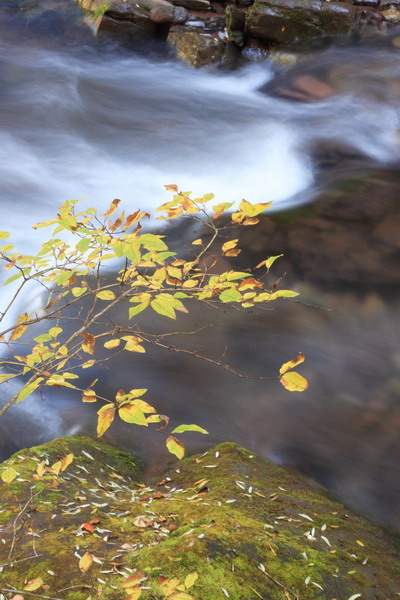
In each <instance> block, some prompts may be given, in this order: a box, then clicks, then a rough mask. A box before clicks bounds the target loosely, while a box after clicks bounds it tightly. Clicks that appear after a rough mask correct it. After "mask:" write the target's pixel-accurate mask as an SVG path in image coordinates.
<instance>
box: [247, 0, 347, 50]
mask: <svg viewBox="0 0 400 600" xmlns="http://www.w3.org/2000/svg"><path fill="white" fill-rule="evenodd" d="M354 25H355V11H354V8H353V7H352V6H351V5H347V4H345V3H343V4H339V3H328V2H325V1H324V0H256V2H255V3H254V5H253V6H252V7H251V8H250V9H249V11H248V13H247V16H246V34H247V35H248V36H250V37H254V38H258V39H261V40H263V41H264V42H268V43H273V44H288V43H293V42H297V41H300V40H304V39H308V38H310V37H322V36H325V35H340V34H348V33H349V32H350V31H351V30H352V29H353V27H354Z"/></svg>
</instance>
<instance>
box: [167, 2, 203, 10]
mask: <svg viewBox="0 0 400 600" xmlns="http://www.w3.org/2000/svg"><path fill="white" fill-rule="evenodd" d="M173 3H174V4H175V5H177V6H184V7H185V8H188V9H189V10H210V7H211V4H210V2H209V1H208V0H173Z"/></svg>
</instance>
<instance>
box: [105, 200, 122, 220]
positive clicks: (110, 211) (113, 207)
mask: <svg viewBox="0 0 400 600" xmlns="http://www.w3.org/2000/svg"><path fill="white" fill-rule="evenodd" d="M120 202H121V200H119V199H118V198H115V200H113V201H112V202H111V204H110V208H109V209H108V211H107V212H106V213H105V214H104V216H105V218H107V217H110V216H111V215H112V214H113V213H114V212H115V211H116V210H117V206H118V204H119V203H120Z"/></svg>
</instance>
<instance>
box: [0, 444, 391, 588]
mask: <svg viewBox="0 0 400 600" xmlns="http://www.w3.org/2000/svg"><path fill="white" fill-rule="evenodd" d="M70 453H73V454H74V458H73V461H72V463H71V464H70V465H69V466H68V467H67V468H66V469H65V470H61V471H60V470H59V469H60V467H59V465H60V463H59V461H60V460H62V458H63V457H65V456H67V455H68V454H70ZM42 461H45V462H46V464H47V466H48V467H49V468H52V470H53V473H51V472H50V471H47V472H46V473H43V469H44V467H45V466H46V465H45V464H44V463H43V462H42ZM10 467H11V468H13V469H15V471H16V472H17V474H18V475H17V477H16V478H15V479H14V480H13V481H12V482H11V483H4V482H2V481H1V482H0V490H1V507H0V511H1V512H0V529H1V538H2V540H3V544H1V545H0V564H1V565H2V567H1V568H2V571H1V573H0V587H1V589H2V593H3V594H5V598H7V600H8V599H9V598H12V597H13V596H14V595H15V594H17V593H19V594H23V593H24V589H25V590H26V591H27V592H29V590H33V591H35V592H36V594H41V595H42V596H50V597H57V598H63V599H65V600H87V598H89V597H96V598H99V599H103V600H106V599H107V600H119V599H120V598H121V599H122V598H126V596H127V594H128V597H131V595H132V597H134V598H138V597H139V595H140V597H141V598H143V599H144V600H150V599H161V598H164V597H165V592H166V588H165V586H166V585H168V586H169V587H170V589H169V590H168V591H169V592H170V593H169V595H170V598H171V599H172V598H175V597H176V599H177V600H178V598H182V599H184V598H185V599H186V600H187V599H188V598H189V599H190V598H195V599H196V600H214V599H217V598H224V597H226V598H231V599H233V600H250V599H252V598H256V597H257V598H263V599H271V600H275V599H276V600H278V599H281V598H284V597H285V596H286V597H287V598H302V599H307V600H311V599H314V598H315V599H317V598H321V599H322V598H324V599H325V598H340V599H342V598H343V599H344V598H346V599H347V598H350V597H351V596H353V595H354V597H359V596H357V594H360V595H361V596H362V598H363V600H379V599H382V600H383V599H385V598H394V597H395V596H396V594H398V593H399V592H400V567H399V560H398V558H399V552H398V549H397V548H396V546H395V543H394V542H393V541H392V540H391V538H390V537H389V536H388V535H386V534H385V533H383V532H382V531H381V530H379V529H378V528H377V527H375V526H372V525H370V524H369V523H368V522H367V521H365V520H363V519H361V518H359V517H357V516H355V515H354V514H352V513H351V512H349V511H348V510H347V509H345V508H344V507H343V506H342V505H340V504H338V503H337V502H334V501H333V500H331V499H329V498H327V497H326V495H325V494H324V493H323V492H321V491H320V490H319V489H317V488H314V487H312V486H311V485H310V484H309V483H307V482H306V481H305V480H304V479H303V478H302V477H300V476H299V475H296V474H294V473H292V472H290V471H287V470H285V469H283V468H281V467H277V466H275V465H272V464H271V463H269V462H267V461H265V460H263V459H260V458H258V457H257V456H255V455H253V454H251V453H250V452H249V451H248V450H245V449H244V448H241V447H239V446H237V445H236V444H232V443H224V444H221V445H219V446H217V447H215V448H213V449H211V450H209V451H208V452H206V453H204V454H202V455H200V456H196V457H193V458H189V459H185V460H183V461H182V462H181V463H179V465H178V467H177V466H175V468H172V469H171V470H170V471H169V472H168V473H167V475H166V476H165V477H164V478H163V479H162V480H161V481H158V482H157V483H156V484H153V485H144V484H142V483H140V482H139V475H138V469H137V465H136V462H135V460H134V458H133V457H132V456H131V455H129V454H125V453H123V452H119V451H118V450H115V449H114V448H111V447H109V446H106V445H103V444H101V443H99V442H97V441H93V440H90V439H88V438H83V437H72V438H60V439H58V440H55V441H54V442H51V443H49V444H46V445H44V446H39V447H36V448H32V449H29V450H25V451H21V452H19V453H18V454H16V455H14V456H13V457H12V458H11V459H9V460H8V461H6V462H5V463H3V465H2V466H1V467H0V470H1V472H2V473H3V474H4V473H5V470H6V469H7V468H10ZM57 470H58V471H59V473H58V474H57ZM190 574H191V577H190V578H187V576H188V575H190ZM195 574H197V575H198V578H197V579H196V575H195ZM178 579H179V581H178ZM190 584H192V585H190ZM178 586H179V587H180V589H179V588H178ZM171 589H172V593H171ZM8 590H9V591H8ZM179 592H180V593H181V595H179ZM133 594H136V595H133ZM174 594H175V595H174ZM185 594H186V596H185ZM361 596H360V597H361Z"/></svg>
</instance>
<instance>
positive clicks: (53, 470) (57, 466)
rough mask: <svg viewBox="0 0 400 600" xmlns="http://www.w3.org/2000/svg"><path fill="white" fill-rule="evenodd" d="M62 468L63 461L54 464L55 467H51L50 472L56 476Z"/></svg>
mask: <svg viewBox="0 0 400 600" xmlns="http://www.w3.org/2000/svg"><path fill="white" fill-rule="evenodd" d="M61 467H62V462H61V460H58V461H57V462H55V463H54V465H52V466H51V468H50V469H49V471H51V473H53V474H54V475H58V474H59V473H60V471H61Z"/></svg>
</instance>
